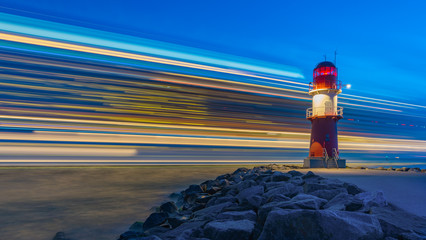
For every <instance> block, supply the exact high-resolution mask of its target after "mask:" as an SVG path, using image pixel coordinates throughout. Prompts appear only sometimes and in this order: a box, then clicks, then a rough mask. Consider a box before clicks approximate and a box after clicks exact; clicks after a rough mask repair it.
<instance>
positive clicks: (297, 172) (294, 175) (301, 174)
mask: <svg viewBox="0 0 426 240" xmlns="http://www.w3.org/2000/svg"><path fill="white" fill-rule="evenodd" d="M288 174H290V175H291V176H293V177H297V176H300V177H301V176H303V173H301V172H299V171H296V170H291V171H288Z"/></svg>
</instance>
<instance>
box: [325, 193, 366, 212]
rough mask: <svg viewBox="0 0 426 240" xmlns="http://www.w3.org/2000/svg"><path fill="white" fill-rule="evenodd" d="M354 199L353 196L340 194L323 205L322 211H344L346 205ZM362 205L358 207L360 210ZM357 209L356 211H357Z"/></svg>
mask: <svg viewBox="0 0 426 240" xmlns="http://www.w3.org/2000/svg"><path fill="white" fill-rule="evenodd" d="M353 199H354V196H353V195H350V194H348V193H345V192H343V193H340V194H338V195H337V196H335V197H334V198H333V199H331V200H330V201H329V202H328V203H326V204H325V205H324V209H328V210H335V211H344V210H345V209H346V205H348V204H350V203H351V202H352V201H353ZM361 207H362V205H361V206H360V207H359V208H361ZM359 208H358V209H359Z"/></svg>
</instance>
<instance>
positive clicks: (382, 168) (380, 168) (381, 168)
mask: <svg viewBox="0 0 426 240" xmlns="http://www.w3.org/2000/svg"><path fill="white" fill-rule="evenodd" d="M376 169H377V170H385V168H384V167H378V168H376Z"/></svg>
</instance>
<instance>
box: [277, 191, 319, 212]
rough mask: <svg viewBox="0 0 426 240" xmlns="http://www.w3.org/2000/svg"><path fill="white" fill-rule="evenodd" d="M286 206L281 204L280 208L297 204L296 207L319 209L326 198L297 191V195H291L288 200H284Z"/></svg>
mask: <svg viewBox="0 0 426 240" xmlns="http://www.w3.org/2000/svg"><path fill="white" fill-rule="evenodd" d="M286 203H288V204H289V205H288V206H282V207H281V208H296V207H293V206H297V208H301V209H320V208H321V207H322V206H324V205H325V204H326V203H327V200H324V199H322V198H319V197H316V196H313V195H308V194H303V193H299V194H298V195H297V196H295V197H293V198H292V199H291V200H290V201H288V202H286Z"/></svg>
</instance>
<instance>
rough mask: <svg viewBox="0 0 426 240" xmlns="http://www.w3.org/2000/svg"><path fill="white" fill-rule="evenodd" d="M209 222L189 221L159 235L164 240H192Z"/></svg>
mask: <svg viewBox="0 0 426 240" xmlns="http://www.w3.org/2000/svg"><path fill="white" fill-rule="evenodd" d="M206 223H207V221H189V222H186V223H184V224H182V225H180V226H179V227H177V228H175V229H172V230H170V231H167V232H164V233H161V234H158V236H159V237H160V238H162V239H192V237H196V236H194V235H198V232H200V231H201V229H202V227H203V226H204V225H205V224H206Z"/></svg>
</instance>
